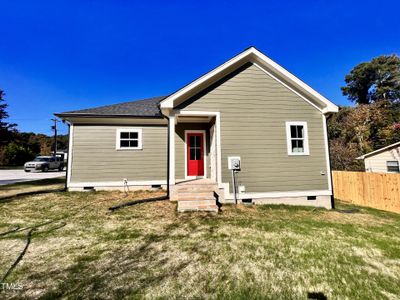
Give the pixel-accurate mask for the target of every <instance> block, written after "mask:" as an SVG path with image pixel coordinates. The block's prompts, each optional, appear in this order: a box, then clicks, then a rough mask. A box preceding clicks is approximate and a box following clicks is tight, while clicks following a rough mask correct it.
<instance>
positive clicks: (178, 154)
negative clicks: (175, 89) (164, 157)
mask: <svg viewBox="0 0 400 300" xmlns="http://www.w3.org/2000/svg"><path fill="white" fill-rule="evenodd" d="M169 118H170V122H169V143H170V153H169V163H170V171H169V175H170V176H169V177H170V178H169V184H170V186H173V185H175V184H179V183H183V182H187V181H190V180H193V179H209V180H211V181H212V182H214V183H216V184H219V183H221V161H220V157H221V148H220V145H221V143H220V116H219V113H216V112H189V111H181V112H176V113H173V114H171V115H170V117H169Z"/></svg>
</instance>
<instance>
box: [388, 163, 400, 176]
mask: <svg viewBox="0 0 400 300" xmlns="http://www.w3.org/2000/svg"><path fill="white" fill-rule="evenodd" d="M388 163H396V164H397V171H389V166H388ZM386 172H388V173H393V174H398V173H400V162H399V161H398V160H387V161H386Z"/></svg>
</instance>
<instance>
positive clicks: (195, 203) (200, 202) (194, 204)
mask: <svg viewBox="0 0 400 300" xmlns="http://www.w3.org/2000/svg"><path fill="white" fill-rule="evenodd" d="M202 205H216V202H215V200H198V201H190V200H189V201H178V207H192V208H193V207H198V206H202Z"/></svg>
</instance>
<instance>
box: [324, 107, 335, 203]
mask: <svg viewBox="0 0 400 300" xmlns="http://www.w3.org/2000/svg"><path fill="white" fill-rule="evenodd" d="M331 117H332V114H329V115H328V116H327V117H326V118H325V124H326V139H327V142H328V143H327V144H328V158H329V159H328V161H329V172H330V173H331V176H330V177H331V187H332V195H331V207H332V209H335V195H334V191H333V176H332V175H333V174H332V164H331V151H330V149H329V148H330V147H329V136H328V120H329V119H330V118H331Z"/></svg>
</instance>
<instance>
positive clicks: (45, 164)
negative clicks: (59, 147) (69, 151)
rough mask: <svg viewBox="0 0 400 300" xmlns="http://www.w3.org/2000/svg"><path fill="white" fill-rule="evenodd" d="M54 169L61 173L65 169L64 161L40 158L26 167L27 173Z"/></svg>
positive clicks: (54, 158)
mask: <svg viewBox="0 0 400 300" xmlns="http://www.w3.org/2000/svg"><path fill="white" fill-rule="evenodd" d="M54 169H58V170H59V171H62V170H63V169H64V161H63V160H62V159H61V158H60V157H57V156H56V157H54V156H38V157H36V158H35V159H34V160H32V161H28V162H27V163H25V165H24V170H25V172H34V171H37V172H40V171H41V172H47V171H49V170H54Z"/></svg>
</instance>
